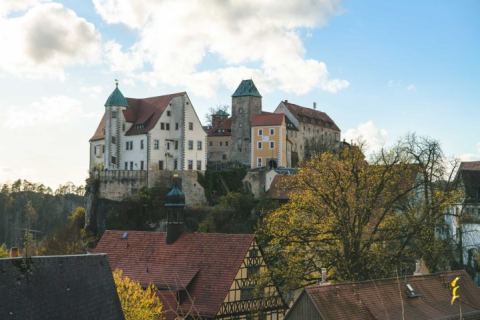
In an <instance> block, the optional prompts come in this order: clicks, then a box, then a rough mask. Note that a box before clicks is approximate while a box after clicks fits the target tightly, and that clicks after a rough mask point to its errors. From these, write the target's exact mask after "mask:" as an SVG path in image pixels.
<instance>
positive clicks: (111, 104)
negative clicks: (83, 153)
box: [104, 79, 128, 170]
mask: <svg viewBox="0 0 480 320" xmlns="http://www.w3.org/2000/svg"><path fill="white" fill-rule="evenodd" d="M127 107H128V102H127V99H125V97H124V96H123V94H122V92H121V91H120V89H118V80H116V79H115V89H114V90H113V91H112V93H111V94H110V96H109V97H108V99H107V101H106V102H105V154H104V156H105V161H104V163H105V164H106V169H108V170H118V169H120V154H121V152H120V151H121V149H120V148H121V141H120V139H121V131H122V126H123V121H124V119H123V110H125V109H126V108H127Z"/></svg>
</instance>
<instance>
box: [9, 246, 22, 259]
mask: <svg viewBox="0 0 480 320" xmlns="http://www.w3.org/2000/svg"><path fill="white" fill-rule="evenodd" d="M18 256H20V252H19V250H18V248H17V247H12V248H10V257H11V258H16V257H18Z"/></svg>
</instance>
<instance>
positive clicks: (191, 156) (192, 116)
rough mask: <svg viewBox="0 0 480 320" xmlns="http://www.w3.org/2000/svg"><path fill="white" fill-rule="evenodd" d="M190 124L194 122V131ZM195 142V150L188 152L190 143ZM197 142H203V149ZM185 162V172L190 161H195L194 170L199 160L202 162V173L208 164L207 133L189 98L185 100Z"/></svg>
mask: <svg viewBox="0 0 480 320" xmlns="http://www.w3.org/2000/svg"><path fill="white" fill-rule="evenodd" d="M189 122H193V130H190V129H189V125H188V123H189ZM189 140H193V150H188V141H189ZM197 141H201V142H202V149H201V150H198V149H197ZM184 146H185V162H184V170H188V160H193V170H196V168H197V160H200V161H202V169H201V170H202V171H204V170H205V169H206V162H207V133H206V132H205V131H204V130H203V127H202V123H201V122H200V119H199V118H198V115H197V113H196V112H195V109H194V108H193V106H192V103H191V101H190V99H189V98H188V96H186V99H185V144H184Z"/></svg>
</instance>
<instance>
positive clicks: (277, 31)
mask: <svg viewBox="0 0 480 320" xmlns="http://www.w3.org/2000/svg"><path fill="white" fill-rule="evenodd" d="M93 2H94V4H95V8H96V10H97V12H98V13H99V14H100V15H101V16H102V18H103V19H104V20H105V21H106V22H108V23H120V24H124V25H126V26H128V27H129V28H131V29H133V30H135V32H137V33H138V37H139V40H138V41H137V42H136V43H135V44H133V45H132V46H131V47H128V48H122V47H121V46H120V45H119V44H118V43H117V42H114V41H110V42H108V43H106V45H105V52H106V57H107V63H109V64H110V66H111V68H112V70H113V71H119V72H123V73H124V74H131V73H134V74H135V77H136V79H140V80H144V81H146V82H149V83H151V84H156V83H162V84H170V85H176V86H186V87H187V88H188V89H189V90H191V91H193V92H194V93H196V94H201V95H204V96H211V95H212V94H214V92H215V91H216V89H217V88H218V86H221V85H226V86H227V87H228V88H229V89H233V88H234V87H235V86H236V85H238V82H239V80H240V79H241V78H242V77H248V78H253V79H254V80H255V81H256V82H257V83H258V84H259V86H260V87H261V88H262V90H265V91H269V90H273V89H274V88H275V89H276V88H278V89H281V90H283V91H286V92H291V93H296V94H304V93H307V92H309V91H311V90H312V89H314V88H319V89H321V90H324V91H328V92H332V93H335V92H338V91H340V90H342V89H345V88H347V87H348V86H349V83H348V81H346V80H342V79H331V78H330V76H329V73H328V70H327V67H326V65H325V63H323V62H321V61H318V60H314V59H307V58H305V48H304V46H303V41H302V38H301V36H300V35H299V32H298V31H299V30H300V29H307V30H311V29H313V28H316V27H320V26H322V25H324V24H325V23H326V21H327V20H328V18H329V17H330V16H332V15H333V14H336V13H337V12H338V11H339V0H313V1H276V0H275V1H274V0H265V1H256V0H247V1H216V0H205V1H194V0H190V1H174V0H166V1H161V2H160V1H155V0H125V1H116V0H93ZM206 55H213V56H215V58H217V62H219V63H220V64H221V65H220V66H216V67H213V68H211V69H209V70H199V69H200V65H201V63H202V62H203V61H204V59H205V56H206Z"/></svg>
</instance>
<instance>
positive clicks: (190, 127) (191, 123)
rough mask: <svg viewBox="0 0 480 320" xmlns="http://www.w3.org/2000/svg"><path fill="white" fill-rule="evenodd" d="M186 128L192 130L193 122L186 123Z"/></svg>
mask: <svg viewBox="0 0 480 320" xmlns="http://www.w3.org/2000/svg"><path fill="white" fill-rule="evenodd" d="M188 130H193V122H189V123H188Z"/></svg>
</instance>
